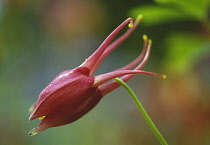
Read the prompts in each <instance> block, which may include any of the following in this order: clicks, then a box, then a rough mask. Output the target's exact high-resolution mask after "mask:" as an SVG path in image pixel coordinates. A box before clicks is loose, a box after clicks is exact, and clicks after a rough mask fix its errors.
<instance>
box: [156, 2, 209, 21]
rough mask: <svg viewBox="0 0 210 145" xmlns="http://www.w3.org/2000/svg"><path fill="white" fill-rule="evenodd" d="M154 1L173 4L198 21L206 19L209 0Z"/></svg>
mask: <svg viewBox="0 0 210 145" xmlns="http://www.w3.org/2000/svg"><path fill="white" fill-rule="evenodd" d="M155 2H157V3H159V4H167V5H171V6H175V7H177V8H178V9H179V10H181V11H183V12H186V13H188V14H189V15H192V16H193V17H195V18H196V19H197V20H200V21H206V20H207V18H208V9H209V7H210V0H155Z"/></svg>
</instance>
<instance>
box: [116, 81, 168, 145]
mask: <svg viewBox="0 0 210 145" xmlns="http://www.w3.org/2000/svg"><path fill="white" fill-rule="evenodd" d="M114 80H115V81H116V82H118V83H119V84H121V85H122V86H123V87H124V88H125V89H126V90H127V91H128V93H129V94H130V96H131V97H132V99H133V100H134V102H135V103H136V105H137V107H138V109H139V110H140V112H141V114H142V115H143V117H144V119H145V120H146V122H147V124H148V125H149V127H150V128H151V129H152V131H153V133H154V134H155V135H156V137H157V138H158V140H159V141H160V143H161V144H162V145H168V143H167V142H166V140H165V139H164V138H163V136H162V134H161V133H160V131H159V130H158V129H157V127H156V126H155V124H154V123H153V122H152V120H151V118H150V117H149V115H148V114H147V112H146V110H145V109H144V107H143V106H142V104H141V102H140V101H139V99H138V98H137V96H136V95H135V93H134V92H133V91H132V90H131V88H130V87H129V86H128V85H127V84H126V83H125V82H123V81H122V80H121V79H120V78H114Z"/></svg>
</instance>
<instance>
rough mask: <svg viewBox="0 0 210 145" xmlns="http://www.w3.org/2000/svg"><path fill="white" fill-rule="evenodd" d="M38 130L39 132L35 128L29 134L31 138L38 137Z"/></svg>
mask: <svg viewBox="0 0 210 145" xmlns="http://www.w3.org/2000/svg"><path fill="white" fill-rule="evenodd" d="M36 130H37V128H33V129H32V130H31V131H30V132H29V133H28V135H29V136H34V135H36V134H37V133H39V132H37V131H36Z"/></svg>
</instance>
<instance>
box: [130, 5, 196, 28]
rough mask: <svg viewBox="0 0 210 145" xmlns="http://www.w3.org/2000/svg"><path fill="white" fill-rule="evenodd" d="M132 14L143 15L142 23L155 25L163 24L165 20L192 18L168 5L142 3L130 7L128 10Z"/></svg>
mask: <svg viewBox="0 0 210 145" xmlns="http://www.w3.org/2000/svg"><path fill="white" fill-rule="evenodd" d="M130 14H131V15H132V16H137V15H139V14H142V15H143V17H144V18H143V21H142V22H143V23H145V24H146V25H155V24H163V23H167V22H173V21H177V20H187V19H192V17H190V16H189V15H187V14H183V13H182V12H180V11H177V10H176V9H173V8H169V7H161V6H157V5H156V6H155V5H144V6H140V7H137V8H135V9H132V10H131V11H130Z"/></svg>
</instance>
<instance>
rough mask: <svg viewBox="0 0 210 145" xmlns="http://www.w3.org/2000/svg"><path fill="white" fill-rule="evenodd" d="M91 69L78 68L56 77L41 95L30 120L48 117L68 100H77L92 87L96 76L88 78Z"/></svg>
mask: <svg viewBox="0 0 210 145" xmlns="http://www.w3.org/2000/svg"><path fill="white" fill-rule="evenodd" d="M88 75H89V69H87V68H85V67H79V68H76V69H74V70H72V71H70V72H68V73H67V74H65V75H64V74H63V73H62V75H60V77H59V76H57V77H56V79H54V80H53V81H52V82H51V83H50V84H49V85H48V86H47V87H46V88H45V89H44V90H43V91H42V92H41V94H40V97H39V99H38V101H37V103H36V108H35V109H34V111H33V112H32V113H31V116H30V118H29V119H30V120H33V119H36V118H38V117H41V116H46V115H47V114H48V113H49V112H50V111H51V110H52V109H53V108H54V107H56V105H57V104H58V103H59V102H61V101H63V100H65V99H67V98H71V99H77V96H79V95H80V94H83V93H84V92H86V91H87V90H88V89H89V88H91V87H92V85H93V81H94V76H90V77H87V76H88Z"/></svg>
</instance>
